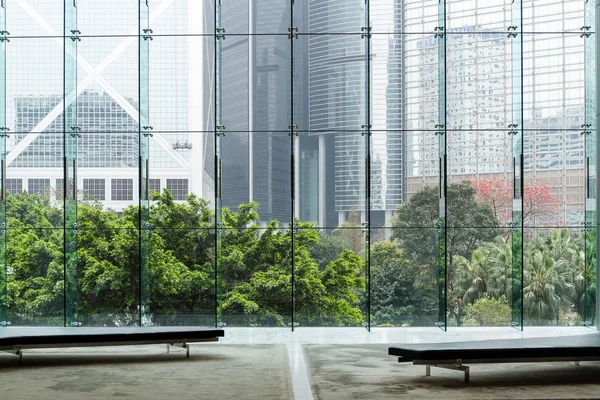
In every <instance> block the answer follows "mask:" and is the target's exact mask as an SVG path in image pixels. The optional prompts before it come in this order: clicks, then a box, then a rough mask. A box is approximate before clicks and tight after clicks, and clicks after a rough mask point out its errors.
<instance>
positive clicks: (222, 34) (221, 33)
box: [215, 28, 225, 40]
mask: <svg viewBox="0 0 600 400" xmlns="http://www.w3.org/2000/svg"><path fill="white" fill-rule="evenodd" d="M215 30H216V32H217V36H216V38H217V40H220V39H222V40H225V28H217V29H215Z"/></svg>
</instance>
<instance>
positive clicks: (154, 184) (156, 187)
mask: <svg viewBox="0 0 600 400" xmlns="http://www.w3.org/2000/svg"><path fill="white" fill-rule="evenodd" d="M148 186H149V189H150V192H159V193H160V179H150V182H149V185H148Z"/></svg>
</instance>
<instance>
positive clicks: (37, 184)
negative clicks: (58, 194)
mask: <svg viewBox="0 0 600 400" xmlns="http://www.w3.org/2000/svg"><path fill="white" fill-rule="evenodd" d="M27 187H28V190H27V191H28V192H29V194H39V195H40V196H47V195H48V194H49V193H50V179H29V180H28V182H27Z"/></svg>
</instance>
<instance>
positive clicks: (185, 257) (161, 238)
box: [149, 205, 216, 326]
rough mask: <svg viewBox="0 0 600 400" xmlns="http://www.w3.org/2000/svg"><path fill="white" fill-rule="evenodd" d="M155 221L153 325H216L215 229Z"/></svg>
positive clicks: (152, 220) (151, 252) (151, 290)
mask: <svg viewBox="0 0 600 400" xmlns="http://www.w3.org/2000/svg"><path fill="white" fill-rule="evenodd" d="M158 207H161V205H159V206H158ZM163 207H164V206H163ZM153 210H154V209H153ZM153 215H155V214H153ZM151 222H152V226H153V231H152V235H151V238H150V249H151V250H150V276H149V278H150V279H149V282H150V318H151V325H153V326H180V325H190V326H214V325H215V306H216V305H215V274H214V258H215V236H214V229H157V225H158V223H155V217H153V218H152V219H151Z"/></svg>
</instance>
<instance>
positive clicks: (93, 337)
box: [0, 327, 225, 360]
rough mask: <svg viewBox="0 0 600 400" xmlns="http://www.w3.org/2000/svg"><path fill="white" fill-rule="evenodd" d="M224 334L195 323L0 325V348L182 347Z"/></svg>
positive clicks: (18, 351) (15, 351) (12, 350)
mask: <svg viewBox="0 0 600 400" xmlns="http://www.w3.org/2000/svg"><path fill="white" fill-rule="evenodd" d="M223 336H225V332H224V331H223V330H222V329H210V328H197V327H161V328H158V327H148V328H135V327H127V328H82V327H80V328H53V327H42V328H37V327H36V328H30V327H23V328H16V327H15V328H12V327H11V328H0V351H3V352H7V353H12V354H16V355H18V356H19V357H20V359H21V360H22V359H23V350H25V349H43V348H57V347H90V346H130V345H144V344H166V345H167V352H168V351H169V346H177V347H182V348H184V349H186V357H188V358H189V356H190V348H189V346H188V345H189V343H200V342H216V341H218V340H219V338H220V337H223Z"/></svg>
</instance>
